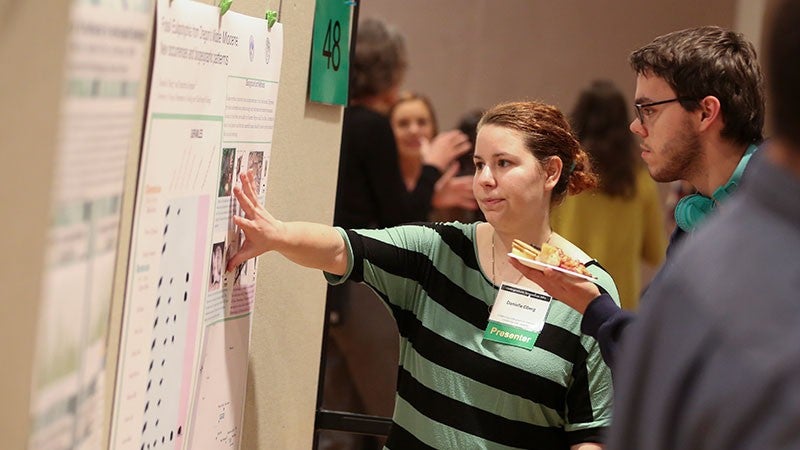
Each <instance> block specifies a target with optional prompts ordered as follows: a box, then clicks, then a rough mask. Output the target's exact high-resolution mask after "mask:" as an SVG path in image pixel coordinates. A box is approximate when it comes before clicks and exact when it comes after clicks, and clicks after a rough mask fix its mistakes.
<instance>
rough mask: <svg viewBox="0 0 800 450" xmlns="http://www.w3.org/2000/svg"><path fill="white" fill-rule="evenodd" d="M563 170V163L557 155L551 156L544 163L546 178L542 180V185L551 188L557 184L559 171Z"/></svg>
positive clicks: (559, 175)
mask: <svg viewBox="0 0 800 450" xmlns="http://www.w3.org/2000/svg"><path fill="white" fill-rule="evenodd" d="M562 170H564V163H563V162H562V161H561V158H559V157H558V156H551V157H550V158H548V160H547V162H546V163H545V164H544V171H545V173H546V174H547V178H546V179H545V180H544V187H545V188H547V189H553V188H555V187H556V184H558V179H559V178H560V177H561V171H562Z"/></svg>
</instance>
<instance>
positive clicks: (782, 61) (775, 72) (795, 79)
mask: <svg viewBox="0 0 800 450" xmlns="http://www.w3.org/2000/svg"><path fill="white" fill-rule="evenodd" d="M773 14H774V15H773V16H772V27H771V30H770V31H769V35H768V37H767V43H766V44H767V45H766V51H767V62H766V68H767V79H768V85H769V93H770V113H771V119H772V125H773V128H774V131H775V134H776V135H778V136H780V137H782V138H784V139H786V140H787V141H789V142H790V143H791V144H792V147H793V148H795V149H796V148H798V147H800V85H799V84H798V83H800V26H798V24H800V3H799V2H797V1H791V0H790V1H783V2H781V4H780V5H778V6H777V8H776V9H775V11H774V13H773Z"/></svg>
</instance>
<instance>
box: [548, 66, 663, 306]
mask: <svg viewBox="0 0 800 450" xmlns="http://www.w3.org/2000/svg"><path fill="white" fill-rule="evenodd" d="M629 124H630V118H629V117H628V105H627V103H626V101H625V97H624V96H623V95H622V92H620V91H619V89H617V88H616V87H615V86H614V85H613V84H612V83H611V82H609V81H595V82H593V83H592V85H591V86H590V87H589V88H588V89H585V90H584V91H583V92H582V93H581V94H580V96H579V97H578V101H577V104H576V106H575V109H574V110H573V112H572V126H573V129H574V130H575V134H576V135H577V136H578V139H579V140H580V142H581V144H582V145H583V146H584V148H585V149H586V151H587V152H588V153H589V158H590V159H591V161H592V166H593V168H594V170H595V172H597V174H598V175H599V177H600V183H599V186H598V188H597V189H595V190H592V191H587V192H584V193H582V194H580V195H577V196H575V197H571V198H568V199H567V200H566V201H564V203H563V204H562V205H561V206H559V207H558V208H557V209H556V210H555V211H554V214H553V229H554V230H556V231H557V232H558V233H559V234H561V235H562V236H564V237H565V238H567V239H569V240H570V241H572V242H573V243H575V245H577V246H579V247H581V248H583V249H584V250H586V251H587V252H588V253H589V254H591V255H592V256H594V257H595V258H597V261H598V262H599V263H600V264H601V265H602V266H603V267H605V269H606V270H608V272H609V273H610V274H611V276H613V277H614V280H615V281H616V283H617V288H618V289H619V296H620V300H621V302H622V307H623V308H626V309H631V310H632V309H635V308H636V307H637V305H638V303H639V295H640V293H641V289H642V284H643V283H642V282H643V280H642V273H643V269H645V268H647V269H651V271H652V269H655V268H657V267H658V266H659V265H661V263H662V262H663V260H664V254H665V251H666V245H667V244H666V233H665V231H664V210H663V206H662V202H661V199H660V197H659V195H658V189H657V186H656V184H655V182H654V181H653V180H652V178H650V176H649V175H648V173H647V170H645V168H644V167H643V166H642V165H641V163H640V161H639V158H638V157H637V153H636V144H635V142H634V136H633V134H632V133H631V132H630V130H629V129H628V125H629ZM642 263H645V264H647V266H649V267H644V268H643V264H642Z"/></svg>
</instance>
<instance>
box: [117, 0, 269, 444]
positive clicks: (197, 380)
mask: <svg viewBox="0 0 800 450" xmlns="http://www.w3.org/2000/svg"><path fill="white" fill-rule="evenodd" d="M155 26H156V34H155V36H156V37H155V46H154V50H153V52H154V63H153V70H152V79H151V89H150V95H149V102H148V112H147V118H146V125H145V135H144V140H143V143H142V159H141V161H142V162H141V167H140V173H139V181H138V193H137V201H136V206H135V212H134V223H133V237H132V244H131V256H130V261H129V264H128V278H127V286H126V294H125V307H124V313H123V314H124V316H123V326H122V336H121V344H120V359H119V362H118V370H117V383H116V392H115V407H114V417H113V418H112V425H111V426H112V435H111V447H112V448H115V449H121V450H122V449H136V450H139V449H156V448H159V449H160V448H169V449H181V448H203V449H215V448H219V449H223V448H224V449H230V448H238V447H239V443H240V441H241V427H242V417H243V409H244V395H245V387H246V379H247V358H248V351H249V342H250V330H251V318H252V311H253V306H254V295H255V283H256V266H255V261H254V260H253V261H248V262H246V263H243V264H242V265H240V266H239V267H236V268H234V269H233V270H231V271H226V270H225V266H226V261H227V260H228V258H229V257H230V256H231V255H232V254H233V253H235V252H236V251H237V250H238V249H239V247H240V246H241V245H242V243H243V241H244V236H243V234H242V232H241V231H240V230H239V229H238V228H237V227H236V226H235V225H234V223H233V220H232V219H233V217H234V216H235V215H237V214H238V215H241V214H242V213H241V211H240V209H239V208H238V205H237V202H236V201H235V198H234V197H233V190H232V189H233V186H235V184H236V183H237V182H238V176H239V174H240V173H242V172H243V171H246V170H252V171H253V172H254V173H255V178H256V181H257V185H258V190H259V196H260V198H261V201H262V202H263V201H264V199H265V196H266V183H267V173H268V167H269V160H270V150H271V144H272V135H273V128H274V124H275V113H276V105H277V95H278V82H279V76H280V68H281V60H282V51H283V31H282V27H281V24H275V25H273V26H272V27H271V28H268V26H267V23H266V21H265V20H261V19H256V18H253V17H250V16H245V15H241V14H237V13H235V12H230V11H229V12H227V13H225V14H224V15H222V16H220V10H219V8H217V7H215V6H210V5H206V4H201V3H195V2H192V1H188V0H172V1H171V2H170V1H169V0H159V1H158V3H157V5H156V24H155Z"/></svg>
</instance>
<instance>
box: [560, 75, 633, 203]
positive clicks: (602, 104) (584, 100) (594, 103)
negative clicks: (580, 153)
mask: <svg viewBox="0 0 800 450" xmlns="http://www.w3.org/2000/svg"><path fill="white" fill-rule="evenodd" d="M629 109H630V108H629V107H628V104H627V103H626V101H625V96H624V95H623V94H622V92H621V91H620V90H619V89H617V87H616V86H614V84H613V83H611V82H610V81H604V80H598V81H595V82H593V83H592V84H591V86H589V87H588V88H587V89H585V90H584V91H583V92H581V94H580V95H579V96H578V101H577V102H576V104H575V108H574V109H573V110H572V118H571V119H572V126H573V129H574V130H575V134H576V135H577V136H578V140H579V141H580V142H581V144H583V146H584V147H585V148H586V151H587V152H588V153H589V156H590V158H591V160H592V165H593V166H594V169H595V170H596V171H597V174H598V175H599V176H600V189H601V190H602V191H603V192H604V193H605V194H607V195H609V196H611V197H621V198H631V197H633V196H634V195H635V194H636V168H637V166H638V164H639V158H638V156H637V154H636V153H635V149H636V148H635V141H634V138H633V133H631V132H630V130H629V129H628V125H629V124H630V122H631V120H630V116H629V115H628V110H629Z"/></svg>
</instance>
